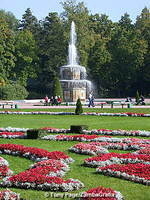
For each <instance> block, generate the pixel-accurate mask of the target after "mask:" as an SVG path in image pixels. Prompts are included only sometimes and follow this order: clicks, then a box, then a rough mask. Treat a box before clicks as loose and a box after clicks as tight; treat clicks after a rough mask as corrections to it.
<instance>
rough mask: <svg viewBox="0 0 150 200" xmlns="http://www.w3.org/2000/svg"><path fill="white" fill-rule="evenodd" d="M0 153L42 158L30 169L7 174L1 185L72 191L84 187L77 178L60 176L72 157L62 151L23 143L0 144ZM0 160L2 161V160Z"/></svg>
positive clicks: (64, 171) (35, 159) (36, 159)
mask: <svg viewBox="0 0 150 200" xmlns="http://www.w3.org/2000/svg"><path fill="white" fill-rule="evenodd" d="M0 153H3V154H10V155H18V156H23V157H26V158H29V159H31V160H34V161H41V160H42V161H41V162H39V163H35V164H33V165H32V166H31V168H30V169H28V170H26V171H24V172H21V173H19V174H17V175H13V176H11V175H12V174H11V175H7V176H6V177H5V178H3V181H2V182H0V186H2V187H19V188H24V189H37V190H51V191H56V190H57V191H59V190H60V191H72V190H77V189H80V188H81V187H84V184H83V183H82V182H80V181H79V180H76V179H68V180H63V179H62V178H60V177H61V176H63V175H64V174H65V173H66V171H68V170H69V167H68V165H67V164H66V163H70V162H73V159H72V158H70V157H69V156H67V155H66V154H65V153H63V152H59V151H53V152H48V151H46V150H44V149H39V148H35V147H26V146H24V145H16V144H0ZM50 158H51V159H50ZM1 160H2V162H3V163H4V160H3V159H1ZM0 168H1V167H0Z"/></svg>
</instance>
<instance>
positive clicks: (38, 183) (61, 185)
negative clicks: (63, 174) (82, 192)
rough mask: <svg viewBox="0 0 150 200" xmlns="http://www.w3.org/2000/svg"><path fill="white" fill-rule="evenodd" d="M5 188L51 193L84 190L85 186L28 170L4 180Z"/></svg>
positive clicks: (77, 182)
mask: <svg viewBox="0 0 150 200" xmlns="http://www.w3.org/2000/svg"><path fill="white" fill-rule="evenodd" d="M0 185H1V186H3V187H17V188H23V189H36V190H48V191H49V190H50V191H72V190H78V189H80V188H82V187H83V186H84V185H83V183H81V182H80V181H79V180H76V179H68V180H66V181H65V180H63V179H62V178H59V177H56V176H54V177H49V176H45V175H42V174H39V173H38V172H33V171H31V170H27V171H24V172H21V173H19V174H17V175H14V176H12V177H7V178H5V179H3V182H2V183H0Z"/></svg>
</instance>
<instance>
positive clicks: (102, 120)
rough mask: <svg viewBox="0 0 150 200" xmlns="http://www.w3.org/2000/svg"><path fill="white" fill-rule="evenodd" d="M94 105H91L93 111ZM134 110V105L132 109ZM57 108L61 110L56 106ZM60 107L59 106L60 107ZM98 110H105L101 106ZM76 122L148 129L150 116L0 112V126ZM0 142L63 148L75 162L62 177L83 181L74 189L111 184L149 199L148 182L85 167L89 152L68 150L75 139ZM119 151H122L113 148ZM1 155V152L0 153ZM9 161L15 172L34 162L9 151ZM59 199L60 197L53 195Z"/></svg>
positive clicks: (26, 193)
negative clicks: (106, 173)
mask: <svg viewBox="0 0 150 200" xmlns="http://www.w3.org/2000/svg"><path fill="white" fill-rule="evenodd" d="M92 110H94V109H90V111H92ZM114 110H115V112H127V111H128V112H129V110H128V109H127V111H125V110H124V109H119V110H118V109H117V110H116V109H109V110H108V111H107V112H113V111H114ZM132 110H133V109H132ZM59 111H60V110H59ZM61 111H62V110H61ZM101 111H105V112H106V110H104V109H101ZM130 112H143V113H150V110H147V109H142V110H141V109H140V110H137V109H136V110H134V111H131V110H130ZM73 124H74V125H76V124H87V125H89V129H96V128H108V129H126V130H131V129H132V130H150V118H142V117H108V116H104V117H98V116H49V115H0V127H8V126H11V127H24V128H25V127H29V128H39V127H46V126H50V127H56V128H57V127H58V128H69V127H70V125H73ZM0 143H14V144H23V145H26V146H32V147H38V148H43V149H46V150H48V151H55V150H59V151H64V152H65V153H66V154H67V155H69V156H71V157H72V158H73V159H74V160H75V162H74V163H72V164H71V165H70V171H69V172H68V173H67V174H66V176H65V177H64V179H68V178H75V179H79V180H80V181H82V182H83V183H84V184H85V188H83V189H81V190H78V191H74V193H79V192H81V191H85V190H87V189H90V188H93V187H97V186H100V185H101V186H104V187H110V188H112V189H114V190H118V191H120V192H121V193H122V194H123V195H124V197H125V199H126V200H132V199H135V200H148V198H149V197H150V190H149V187H148V186H145V185H142V184H138V183H134V182H130V181H126V180H122V179H119V178H113V177H109V176H104V175H100V174H96V173H95V169H94V168H88V167H85V166H83V165H82V164H83V160H84V159H85V158H88V157H89V156H85V155H79V154H75V153H71V152H68V149H69V148H70V147H71V146H73V145H74V144H76V143H77V142H56V141H45V140H44V141H43V140H27V139H26V140H21V139H20V140H19V139H14V140H11V139H0ZM113 152H122V153H125V151H117V150H115V151H113ZM0 156H1V155H0ZM2 157H4V158H6V159H7V160H8V162H9V163H10V168H11V169H12V170H13V171H14V172H15V173H18V172H21V171H23V170H25V169H27V168H28V167H29V165H30V164H32V163H33V162H32V161H30V160H27V159H25V158H19V157H13V156H9V155H2ZM11 189H12V190H13V191H15V192H18V193H20V194H21V197H22V198H25V199H27V200H38V199H39V200H44V199H51V200H52V199H54V198H52V197H49V198H44V193H45V192H44V191H34V190H21V189H15V188H11ZM55 199H58V200H60V198H55ZM68 199H69V198H68Z"/></svg>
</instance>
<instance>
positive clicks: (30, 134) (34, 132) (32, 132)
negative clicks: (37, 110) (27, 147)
mask: <svg viewBox="0 0 150 200" xmlns="http://www.w3.org/2000/svg"><path fill="white" fill-rule="evenodd" d="M45 135H47V131H46V130H42V129H29V130H27V138H28V139H37V138H40V137H42V136H45Z"/></svg>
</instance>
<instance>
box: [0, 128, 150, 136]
mask: <svg viewBox="0 0 150 200" xmlns="http://www.w3.org/2000/svg"><path fill="white" fill-rule="evenodd" d="M28 129H30V128H13V127H6V128H0V132H26V131H27V130H28ZM41 129H42V130H46V131H47V132H49V133H71V130H70V129H59V128H54V127H43V128H41ZM82 132H83V134H86V135H124V136H145V137H149V136H150V131H145V130H121V129H119V130H110V129H97V130H96V129H95V130H83V131H82Z"/></svg>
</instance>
